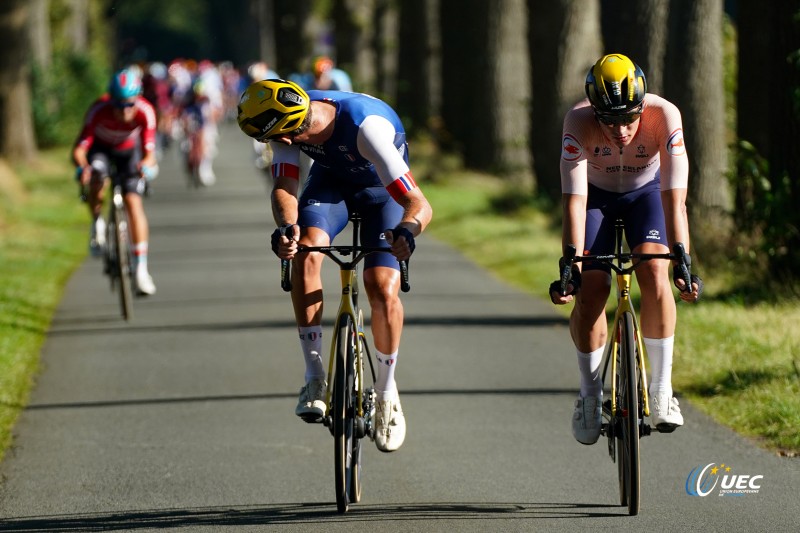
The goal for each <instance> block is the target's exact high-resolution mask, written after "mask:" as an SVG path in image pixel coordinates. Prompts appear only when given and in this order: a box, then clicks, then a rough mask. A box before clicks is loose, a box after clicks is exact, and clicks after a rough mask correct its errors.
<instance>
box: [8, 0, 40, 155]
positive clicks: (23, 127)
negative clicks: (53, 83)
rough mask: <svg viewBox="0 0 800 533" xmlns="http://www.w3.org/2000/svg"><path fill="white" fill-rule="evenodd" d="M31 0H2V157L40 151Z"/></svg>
mask: <svg viewBox="0 0 800 533" xmlns="http://www.w3.org/2000/svg"><path fill="white" fill-rule="evenodd" d="M28 5H29V4H28V1H27V0H5V1H4V2H0V50H2V51H3V53H2V54H0V157H4V158H7V159H8V160H9V161H12V162H15V161H27V160H30V159H32V158H33V157H34V156H35V154H36V140H35V138H34V134H33V116H32V113H31V97H30V66H29V63H28V55H29V54H30V50H31V47H30V40H29V37H30V36H29V33H28V32H29V27H28Z"/></svg>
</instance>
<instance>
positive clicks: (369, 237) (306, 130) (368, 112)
mask: <svg viewBox="0 0 800 533" xmlns="http://www.w3.org/2000/svg"><path fill="white" fill-rule="evenodd" d="M237 120H238V123H239V127H240V128H241V129H242V131H243V132H244V133H246V134H247V135H249V136H250V137H253V138H254V139H257V140H260V141H262V142H268V141H269V142H270V143H271V145H272V150H273V160H272V176H273V179H274V184H273V189H272V211H273V216H274V218H275V222H276V223H277V225H278V226H279V228H278V229H277V230H275V232H274V233H273V236H272V246H273V251H274V252H275V253H276V254H277V255H278V256H279V257H280V258H281V259H294V264H295V269H294V271H295V272H297V273H299V278H300V279H297V278H293V284H292V285H293V289H292V302H293V304H294V311H295V318H296V320H297V325H298V330H299V334H300V344H301V347H302V350H303V355H304V357H305V361H306V373H305V379H306V384H305V386H304V387H303V388H302V389H301V390H300V398H299V402H298V405H297V409H296V411H295V413H296V414H297V415H298V416H300V417H301V418H303V419H304V420H307V421H315V420H316V419H319V418H321V417H322V416H323V415H324V412H325V391H326V383H325V368H324V367H323V364H322V359H321V357H320V353H321V348H322V340H321V338H322V326H321V322H322V281H321V276H320V274H321V269H322V259H323V256H322V254H298V255H296V252H297V247H298V245H303V246H327V245H329V244H330V242H331V241H332V240H333V238H334V237H335V236H336V235H337V234H338V233H339V232H341V231H342V230H343V229H344V227H345V226H346V225H347V221H348V215H349V213H350V212H352V211H357V212H358V213H359V215H360V216H361V219H362V232H361V235H360V238H361V244H362V245H364V246H385V245H386V244H388V245H389V246H391V249H392V251H391V253H385V252H383V253H377V254H371V255H370V256H368V257H367V258H366V259H365V262H364V287H365V289H366V292H367V297H368V299H369V303H370V307H371V309H372V317H371V326H372V336H373V339H374V342H375V348H376V357H377V359H378V362H379V364H378V365H377V366H378V376H377V381H376V383H375V388H376V391H377V394H378V397H377V403H378V405H377V408H376V415H375V429H376V435H375V444H376V445H377V447H378V449H379V450H381V451H384V452H390V451H394V450H397V449H398V448H399V447H400V445H401V444H402V443H403V440H404V439H405V434H406V423H405V417H404V415H403V410H402V407H401V406H400V396H399V393H398V391H397V384H396V383H395V379H394V372H395V369H396V367H397V364H396V362H397V356H398V350H399V345H400V336H401V333H402V328H403V306H402V304H401V302H400V298H399V296H398V290H399V287H400V273H399V265H398V261H403V260H407V259H408V258H409V257H410V256H411V253H412V252H413V251H414V237H415V236H418V235H419V234H420V233H421V232H422V231H423V230H424V229H425V227H426V226H427V225H428V223H429V222H430V220H431V217H432V209H431V206H430V204H429V203H428V201H427V199H426V198H425V196H424V195H423V194H422V191H420V189H419V188H418V187H417V185H416V183H415V182H414V178H413V176H412V175H411V171H410V169H409V166H408V145H407V143H406V137H405V131H404V129H403V125H402V124H401V123H400V119H399V118H398V116H397V114H396V113H395V112H394V111H393V110H392V109H391V107H389V106H388V105H387V104H386V103H384V102H382V101H381V100H378V99H377V98H373V97H371V96H367V95H364V94H357V93H350V92H340V91H308V92H306V91H304V90H303V89H302V88H301V87H300V86H299V85H297V84H296V83H294V82H292V81H286V80H280V79H271V80H263V81H256V82H255V83H253V84H251V85H250V86H249V87H248V88H247V89H246V90H245V92H244V93H243V94H242V97H241V100H240V102H239V109H238V117H237ZM301 151H302V152H303V153H305V154H307V155H308V156H309V157H311V158H312V159H313V160H314V164H313V165H312V166H311V171H310V172H309V176H308V178H307V179H306V182H305V184H304V186H303V190H302V194H301V195H300V197H299V199H298V192H299V188H300V183H299V161H300V152H301ZM287 228H290V229H291V233H292V238H291V239H289V238H287V237H286V236H285V232H286V229H287Z"/></svg>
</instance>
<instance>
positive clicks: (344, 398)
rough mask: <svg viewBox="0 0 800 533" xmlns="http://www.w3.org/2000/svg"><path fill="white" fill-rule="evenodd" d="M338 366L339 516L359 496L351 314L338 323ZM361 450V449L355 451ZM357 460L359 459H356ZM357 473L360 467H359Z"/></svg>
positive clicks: (335, 412) (335, 410)
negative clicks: (355, 494)
mask: <svg viewBox="0 0 800 533" xmlns="http://www.w3.org/2000/svg"><path fill="white" fill-rule="evenodd" d="M337 330H338V332H337V333H338V336H337V342H336V366H335V370H334V377H333V399H332V403H333V408H332V410H331V416H332V418H333V421H332V422H333V424H332V425H333V441H334V478H335V483H336V508H337V509H338V511H339V512H340V513H345V512H347V509H348V507H349V505H350V503H351V501H352V498H351V496H352V494H353V493H357V494H358V495H359V496H360V487H355V490H354V487H353V482H354V480H356V481H355V482H356V484H358V480H357V476H354V475H353V470H354V468H353V465H354V464H355V463H357V461H356V460H354V457H355V456H354V454H353V452H354V448H353V443H354V441H355V427H354V425H355V424H354V422H355V420H354V418H355V402H354V390H355V366H354V358H355V353H354V352H355V350H354V349H353V342H354V341H353V335H354V332H355V328H354V326H353V321H352V319H351V318H350V316H349V315H342V316H341V317H339V321H338V323H337ZM355 451H360V448H359V449H357V450H355ZM355 459H358V458H355ZM356 470H358V468H356Z"/></svg>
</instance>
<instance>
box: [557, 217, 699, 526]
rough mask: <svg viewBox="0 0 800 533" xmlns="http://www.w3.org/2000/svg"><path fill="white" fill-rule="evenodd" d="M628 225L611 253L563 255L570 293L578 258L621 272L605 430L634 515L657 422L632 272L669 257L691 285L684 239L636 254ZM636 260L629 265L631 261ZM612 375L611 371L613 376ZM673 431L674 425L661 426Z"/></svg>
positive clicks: (606, 367)
mask: <svg viewBox="0 0 800 533" xmlns="http://www.w3.org/2000/svg"><path fill="white" fill-rule="evenodd" d="M623 230H624V226H623V223H622V221H621V220H617V221H616V223H615V231H616V251H615V253H613V254H608V255H583V256H578V255H577V254H576V249H575V247H574V246H571V245H570V246H567V248H566V253H565V255H564V257H563V258H562V260H561V264H560V266H561V294H562V295H566V291H567V285H568V283H569V281H570V279H571V272H572V265H573V263H578V262H589V261H597V262H600V263H602V264H604V265H607V266H608V267H610V268H611V269H612V270H613V271H614V272H615V274H616V278H617V308H616V312H615V313H614V319H613V321H612V326H611V327H610V328H609V335H608V337H609V340H608V345H607V346H606V349H605V353H604V356H603V363H602V367H603V373H602V382H603V384H604V385H606V384H608V385H609V386H610V393H609V394H608V396H607V398H608V399H607V400H605V401H604V402H603V407H602V416H603V422H602V425H601V427H600V434H601V435H604V436H606V437H607V439H608V454H609V456H610V457H611V460H612V461H613V462H615V463H617V471H618V477H619V496H620V505H626V506H627V507H628V513H629V514H630V515H636V514H639V507H640V496H641V472H640V462H641V457H640V455H639V440H640V439H641V437H645V436H648V435H650V433H651V431H652V428H651V427H650V425H649V424H646V423H645V422H644V418H645V417H648V416H650V403H649V399H648V394H647V376H646V367H645V355H646V354H645V350H644V344H643V342H642V335H641V331H640V329H639V322H638V320H637V319H636V311H635V310H634V306H633V303H632V301H631V295H630V291H631V273H632V272H633V271H634V270H635V269H636V268H637V267H638V266H639V265H641V264H643V262H645V261H649V260H651V259H669V260H673V261H676V262H677V264H678V265H679V267H680V272H681V277H682V278H683V279H684V281H685V282H686V287H691V286H692V284H691V279H690V272H689V268H688V266H687V261H686V250H685V248H684V246H683V244H681V243H676V244H675V245H674V246H673V253H668V254H634V253H629V252H624V251H623V240H622V235H623ZM628 263H631V264H630V265H629V266H625V265H627V264H628ZM607 377H610V379H609V380H607ZM656 430H657V431H660V432H663V433H669V432H672V431H674V430H675V428H674V427H671V428H668V427H664V428H656Z"/></svg>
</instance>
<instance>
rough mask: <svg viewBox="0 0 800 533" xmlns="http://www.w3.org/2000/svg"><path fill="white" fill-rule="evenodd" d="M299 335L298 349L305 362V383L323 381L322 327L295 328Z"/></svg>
mask: <svg viewBox="0 0 800 533" xmlns="http://www.w3.org/2000/svg"><path fill="white" fill-rule="evenodd" d="M297 332H298V333H299V334H300V347H301V348H302V349H303V358H304V359H305V361H306V376H305V377H306V383H308V382H309V381H311V380H312V379H325V367H324V366H322V357H321V356H320V352H321V351H322V326H321V325H320V326H309V327H307V328H297Z"/></svg>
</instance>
